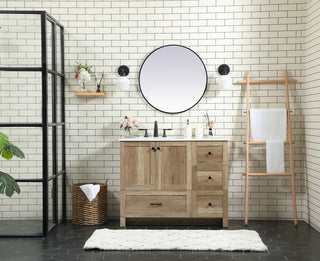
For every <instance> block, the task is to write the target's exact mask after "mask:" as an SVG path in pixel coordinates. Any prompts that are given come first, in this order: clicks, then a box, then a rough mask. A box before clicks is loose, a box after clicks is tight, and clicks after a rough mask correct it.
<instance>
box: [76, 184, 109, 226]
mask: <svg viewBox="0 0 320 261" xmlns="http://www.w3.org/2000/svg"><path fill="white" fill-rule="evenodd" d="M85 184H88V183H77V184H73V185H72V224H75V225H99V224H104V223H107V194H108V192H107V183H93V185H97V184H99V185H100V191H99V193H98V194H97V196H96V198H95V199H94V200H92V201H91V202H90V201H89V200H88V198H87V196H86V195H85V194H84V193H83V191H82V190H81V188H80V186H81V185H85Z"/></svg>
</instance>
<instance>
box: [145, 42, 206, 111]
mask: <svg viewBox="0 0 320 261" xmlns="http://www.w3.org/2000/svg"><path fill="white" fill-rule="evenodd" d="M168 46H178V47H183V48H186V49H188V50H189V51H191V52H193V53H194V54H195V55H196V56H197V57H198V58H199V60H200V61H201V63H202V65H203V67H204V70H205V72H206V84H205V88H204V91H203V94H202V95H201V97H200V98H199V100H198V101H197V102H196V103H195V104H194V105H192V106H191V107H189V108H188V109H186V110H183V111H179V112H168V111H163V110H160V109H158V108H156V107H155V106H153V105H152V104H151V103H150V102H149V101H148V100H147V99H146V97H145V96H144V94H143V92H142V89H141V82H140V76H141V70H142V68H143V65H144V63H145V62H146V61H147V60H148V58H149V57H150V56H151V55H152V54H153V53H154V52H156V51H158V50H159V49H161V48H165V47H168ZM207 88H208V72H207V68H206V66H205V64H204V62H203V60H202V59H201V58H200V56H199V55H198V54H197V53H196V52H195V51H193V50H192V49H190V48H188V47H186V46H183V45H179V44H168V45H163V46H160V47H158V48H156V49H155V50H153V51H152V52H151V53H149V54H148V55H147V57H146V58H145V59H144V61H143V63H142V65H141V67H140V70H139V89H140V92H141V94H142V96H143V98H144V99H145V100H146V102H147V103H148V104H149V105H150V106H151V107H152V108H154V109H156V110H157V111H160V112H163V113H167V114H178V113H183V112H186V111H188V110H190V109H192V108H193V107H194V106H196V105H197V104H198V103H199V102H200V101H201V99H202V98H203V96H204V95H205V93H206V90H207Z"/></svg>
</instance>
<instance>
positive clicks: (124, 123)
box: [120, 116, 140, 137]
mask: <svg viewBox="0 0 320 261" xmlns="http://www.w3.org/2000/svg"><path fill="white" fill-rule="evenodd" d="M139 124H140V123H139V121H138V120H137V119H130V118H129V117H128V116H125V117H124V118H123V119H122V120H121V121H120V129H124V132H125V136H126V137H130V136H132V132H131V131H132V129H133V128H134V127H138V126H139Z"/></svg>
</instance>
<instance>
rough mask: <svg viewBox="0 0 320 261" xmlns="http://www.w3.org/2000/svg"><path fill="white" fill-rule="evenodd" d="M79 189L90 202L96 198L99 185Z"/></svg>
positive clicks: (89, 185)
mask: <svg viewBox="0 0 320 261" xmlns="http://www.w3.org/2000/svg"><path fill="white" fill-rule="evenodd" d="M80 188H81V190H82V191H83V193H84V194H86V196H87V198H88V199H89V201H90V202H91V201H92V200H94V199H95V198H96V196H97V194H98V193H99V191H100V185H99V184H98V185H93V184H86V185H82V186H80Z"/></svg>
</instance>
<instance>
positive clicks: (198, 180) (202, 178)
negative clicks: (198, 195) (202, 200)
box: [193, 165, 224, 190]
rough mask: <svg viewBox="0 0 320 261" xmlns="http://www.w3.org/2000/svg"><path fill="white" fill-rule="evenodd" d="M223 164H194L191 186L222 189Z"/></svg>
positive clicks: (201, 188)
mask: <svg viewBox="0 0 320 261" xmlns="http://www.w3.org/2000/svg"><path fill="white" fill-rule="evenodd" d="M223 171H224V166H222V165H216V166H201V165H199V166H195V167H194V172H193V173H194V174H193V181H194V182H193V188H194V189H199V190H208V189H210V190H222V188H223V173H224V172H223Z"/></svg>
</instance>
